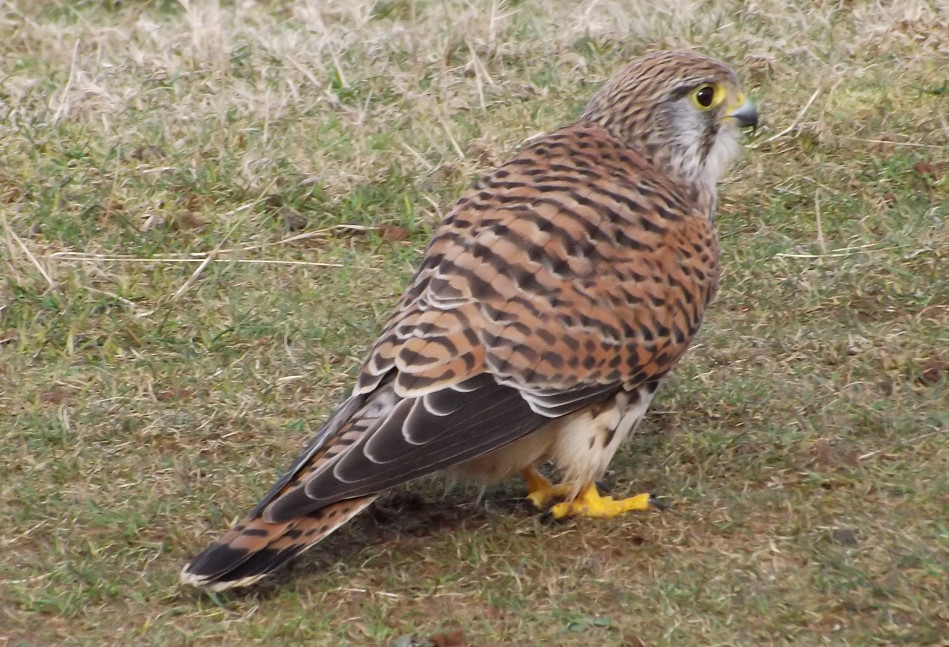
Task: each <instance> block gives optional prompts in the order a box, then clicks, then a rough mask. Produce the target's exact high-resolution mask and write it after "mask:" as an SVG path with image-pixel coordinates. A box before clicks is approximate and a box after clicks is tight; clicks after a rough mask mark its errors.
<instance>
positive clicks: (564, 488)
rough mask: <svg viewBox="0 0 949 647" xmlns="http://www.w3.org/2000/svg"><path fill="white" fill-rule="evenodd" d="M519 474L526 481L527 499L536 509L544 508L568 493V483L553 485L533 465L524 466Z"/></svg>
mask: <svg viewBox="0 0 949 647" xmlns="http://www.w3.org/2000/svg"><path fill="white" fill-rule="evenodd" d="M521 475H522V476H523V477H524V480H525V481H526V482H527V500H528V501H530V502H531V503H533V504H534V507H535V508H537V509H538V510H546V509H547V507H548V506H550V504H551V503H553V502H554V501H561V500H562V499H563V498H564V497H565V496H567V495H569V494H570V486H569V485H564V484H560V485H554V484H553V483H551V482H550V481H548V480H547V479H545V478H544V477H543V475H541V473H540V472H538V471H537V470H536V469H534V468H533V467H527V468H524V469H523V470H521Z"/></svg>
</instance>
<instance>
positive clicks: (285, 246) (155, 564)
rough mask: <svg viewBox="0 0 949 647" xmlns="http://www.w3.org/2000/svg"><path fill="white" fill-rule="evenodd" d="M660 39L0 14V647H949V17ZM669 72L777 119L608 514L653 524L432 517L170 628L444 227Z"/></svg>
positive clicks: (105, 1)
mask: <svg viewBox="0 0 949 647" xmlns="http://www.w3.org/2000/svg"><path fill="white" fill-rule="evenodd" d="M651 5H653V3H647V2H639V1H630V0H600V1H597V0H582V1H580V2H567V1H565V0H547V1H544V2H530V1H523V2H514V1H511V2H503V3H497V2H496V3H491V2H481V1H475V0H471V1H467V2H466V1H463V0H440V1H435V0H391V1H388V2H384V1H380V2H368V1H365V0H352V1H350V2H345V3H344V2H332V1H330V0H320V1H317V0H312V1H309V2H306V1H303V0H300V1H298V2H291V1H289V0H267V1H263V2H249V1H239V2H221V3H218V2H214V1H199V0H190V1H187V2H185V1H182V2H170V1H164V0H153V1H140V2H135V1H130V0H124V1H120V0H102V1H92V0H78V1H67V0H62V1H45V2H42V1H40V2H27V1H26V0H21V1H20V2H2V3H0V61H2V62H0V70H2V78H0V230H2V233H0V267H2V275H0V279H2V281H0V475H2V478H0V507H2V510H3V529H2V531H0V542H2V550H0V643H3V644H9V645H52V644H87V645H112V644H136V645H138V644H142V645H149V644H155V645H159V644H161V645H165V644H171V645H178V644H181V645H215V644H233V645H238V644H240V645H244V644H267V645H279V644H287V645H296V644H307V645H346V644H351V645H388V644H399V645H407V644H408V643H409V639H408V636H418V637H420V638H424V637H429V638H430V637H432V636H433V635H435V636H436V639H435V643H439V644H440V647H447V646H448V645H452V644H467V645H469V646H477V647H491V646H500V645H511V646H513V645H552V646H565V647H570V646H574V645H578V646H590V645H597V646H599V645H608V646H614V645H615V646H619V645H625V646H640V647H642V646H649V647H658V646H679V645H689V646H691V645H755V646H759V645H793V644H796V645H820V644H828V645H868V646H869V645H873V646H879V645H940V644H941V645H946V644H947V642H946V640H947V637H949V602H947V600H949V446H947V442H946V439H947V431H949V4H947V2H945V1H933V2H921V1H918V0H905V1H903V2H894V3H888V2H862V1H858V0H853V1H839V2H830V1H816V2H808V3H791V2H778V1H776V0H759V1H744V2H738V1H728V0H720V1H713V2H688V1H674V2H670V3H664V4H663V5H661V6H660V7H658V8H657V7H655V6H651ZM670 47H695V48H699V49H702V50H703V51H706V52H709V53H711V54H714V55H717V56H719V57H721V58H723V59H725V60H728V61H730V62H731V63H732V64H733V65H734V67H735V69H736V70H737V72H738V74H739V76H740V77H741V78H742V79H743V80H744V82H745V84H746V86H747V88H748V89H750V91H751V94H752V95H754V96H755V97H756V98H757V99H758V100H759V103H760V112H761V115H762V119H763V127H762V128H761V129H760V130H759V132H758V133H757V135H756V136H755V137H753V138H751V139H750V140H749V141H748V152H747V154H746V156H745V158H744V160H743V161H742V162H740V163H739V164H738V166H737V167H736V168H735V169H734V170H733V172H731V173H730V175H729V177H728V179H727V181H726V182H725V183H724V185H723V187H722V188H721V191H720V208H719V216H718V222H719V229H720V235H721V239H722V247H723V264H724V274H723V287H722V290H721V293H720V295H719V297H718V300H717V302H716V304H715V305H714V307H713V309H712V311H711V312H710V314H709V316H708V317H707V319H706V324H705V326H704V328H703V330H702V332H701V334H700V337H699V339H698V340H697V342H696V344H695V346H694V348H693V349H692V351H690V353H689V355H688V356H687V358H686V360H685V361H684V362H683V363H682V365H681V366H680V368H679V369H678V370H677V372H676V373H675V374H674V375H673V376H672V377H671V378H670V379H669V380H668V383H667V384H666V385H665V386H664V388H663V389H662V391H661V394H660V396H659V397H658V398H657V400H656V403H655V405H654V408H653V411H652V412H651V413H650V414H649V416H648V417H647V419H646V421H645V423H644V425H643V427H642V428H641V433H640V434H639V435H638V436H637V437H636V438H635V439H634V441H633V442H632V443H631V444H630V445H629V446H628V447H627V448H626V449H625V450H623V451H622V453H621V454H620V455H619V456H618V457H617V459H616V461H615V462H614V464H613V466H612V469H611V471H610V472H609V473H608V475H607V478H606V480H607V482H608V484H609V486H610V488H611V489H612V490H613V491H614V492H615V493H626V492H631V491H641V490H643V489H648V490H652V491H656V492H659V493H662V494H664V495H666V496H667V497H668V498H669V500H670V501H671V502H672V504H673V509H672V510H670V511H668V512H665V513H662V514H646V515H640V516H628V517H625V518H622V519H617V520H611V521H589V520H585V521H578V522H576V523H574V522H569V523H566V524H562V525H545V524H543V523H542V522H541V521H540V520H539V519H538V518H537V516H536V515H535V514H534V513H532V512H530V511H529V510H527V509H526V508H524V507H523V506H522V505H521V504H520V503H518V498H519V497H520V496H521V494H522V490H521V487H522V486H521V485H520V484H519V483H515V482H512V483H505V484H503V485H501V486H499V487H495V488H492V489H489V490H488V492H487V493H486V495H485V498H484V500H483V502H482V503H478V502H477V496H476V491H475V490H474V489H473V488H465V487H462V486H455V487H452V488H448V491H447V492H445V490H446V488H445V486H444V484H443V483H441V482H423V483H418V484H414V485H412V486H410V487H408V488H405V489H400V490H399V491H397V492H395V493H393V494H392V495H391V496H390V497H389V498H388V499H386V500H384V501H383V502H382V504H381V505H380V506H379V507H378V508H377V509H376V510H374V511H373V513H372V514H369V515H366V516H364V517H363V518H361V519H360V520H359V521H358V522H356V523H354V524H353V525H352V526H351V527H349V528H347V529H345V530H343V531H341V532H340V533H339V534H337V535H335V536H334V537H333V538H332V539H331V540H329V541H327V542H326V543H325V544H323V545H321V547H320V548H319V549H316V550H314V551H313V552H312V553H310V554H308V555H307V556H306V557H305V558H303V559H301V560H299V561H298V562H297V563H296V564H295V566H294V568H292V569H290V570H289V571H287V572H284V573H283V574H282V575H280V576H279V577H277V578H275V579H274V580H273V582H272V583H270V584H267V585H264V586H261V587H258V588H257V589H254V590H252V591H250V592H249V593H245V594H241V595H229V596H223V595H222V596H216V597H209V596H207V595H203V594H200V593H197V592H193V591H190V590H181V589H179V587H178V584H177V581H178V571H179V569H180V568H181V566H182V564H183V563H184V562H185V561H186V560H187V559H188V558H189V557H191V556H192V555H193V554H194V553H195V552H196V551H197V550H199V549H200V548H202V547H203V546H204V545H206V544H207V543H208V542H209V541H210V540H211V539H212V538H213V537H214V536H215V534H216V533H217V532H218V531H219V530H220V529H222V528H223V527H225V526H226V525H227V524H228V523H229V522H230V520H231V519H233V518H234V517H235V516H237V515H238V514H240V513H242V512H244V511H246V510H247V509H248V507H249V506H251V505H252V504H253V503H254V502H255V501H256V499H257V498H258V497H259V496H260V495H261V494H262V493H263V492H264V491H265V490H266V488H267V487H268V486H269V485H270V483H271V482H272V480H273V479H274V477H275V476H276V475H277V473H278V472H279V471H281V470H282V468H284V467H285V466H286V465H287V464H288V463H289V461H290V460H291V459H292V458H293V457H294V456H295V454H296V452H297V451H298V450H299V448H300V447H301V446H302V444H303V443H305V441H306V440H307V439H308V437H309V436H310V435H311V434H312V433H313V432H314V431H315V430H316V429H317V428H318V427H319V426H320V423H321V421H322V419H323V417H324V416H325V415H326V414H327V413H328V412H329V411H330V410H331V408H332V407H333V405H334V404H335V403H336V402H337V401H338V400H339V399H340V398H341V397H342V396H343V394H344V393H345V391H346V389H347V388H348V386H349V385H350V383H351V380H352V376H353V374H354V371H355V369H356V367H357V365H358V363H359V361H360V359H361V356H362V353H363V351H364V349H365V348H366V346H367V344H368V343H369V342H370V341H371V340H372V339H373V338H374V335H375V334H376V333H377V332H378V330H379V327H380V325H381V323H382V322H383V320H384V318H385V315H386V312H387V310H388V308H389V307H390V306H391V305H392V304H393V303H394V302H395V300H396V298H397V297H398V295H399V293H400V290H401V288H402V286H403V285H404V284H405V282H406V281H407V279H408V278H409V276H410V275H411V273H412V269H413V267H414V266H415V264H416V263H417V262H418V260H419V258H420V254H421V250H422V248H423V246H424V244H425V241H426V240H427V238H428V236H429V235H430V233H431V231H432V228H433V226H434V225H435V223H437V222H438V220H439V218H440V217H441V216H443V215H444V213H445V212H446V210H447V209H448V208H449V207H450V205H451V203H452V201H453V200H454V198H455V197H456V196H457V195H458V194H459V192H460V191H461V190H462V189H463V188H464V187H465V186H466V185H467V184H468V183H470V182H471V180H472V179H473V178H475V177H477V176H478V175H479V174H480V173H483V172H484V171H486V170H488V169H490V168H491V167H492V166H493V165H495V164H497V163H499V162H501V161H503V160H504V158H505V157H506V156H508V155H510V154H511V152H512V151H514V150H515V149H516V148H517V147H518V146H519V145H520V144H521V143H522V142H523V141H524V139H525V138H527V137H530V136H532V135H535V134H537V133H541V132H544V131H547V130H550V129H552V128H555V127H557V126H559V125H562V124H564V123H566V122H568V121H569V120H570V119H572V118H574V117H575V116H577V115H578V114H579V112H580V110H581V109H582V106H583V104H584V102H585V101H586V100H587V99H588V98H589V97H590V95H591V94H592V92H593V91H594V89H595V88H596V87H597V85H598V84H600V83H601V82H602V81H604V80H605V79H606V78H608V77H609V75H610V74H611V73H612V72H613V71H615V70H616V69H617V68H619V67H620V66H622V65H623V64H624V62H626V61H628V60H629V59H630V58H632V57H634V56H636V55H639V54H642V53H645V52H648V51H652V50H656V49H660V48H670ZM400 641H401V642H400ZM431 642H432V641H429V643H431Z"/></svg>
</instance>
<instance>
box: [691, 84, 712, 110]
mask: <svg viewBox="0 0 949 647" xmlns="http://www.w3.org/2000/svg"><path fill="white" fill-rule="evenodd" d="M714 98H715V90H714V88H712V86H710V85H703V86H702V87H701V88H699V89H698V90H697V91H696V92H695V102H696V103H697V104H699V105H700V106H702V107H703V108H708V107H709V106H711V105H712V99H714Z"/></svg>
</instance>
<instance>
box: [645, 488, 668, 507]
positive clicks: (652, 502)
mask: <svg viewBox="0 0 949 647" xmlns="http://www.w3.org/2000/svg"><path fill="white" fill-rule="evenodd" d="M649 505H650V506H655V507H656V509H657V510H668V509H669V508H670V506H669V504H668V503H663V502H662V501H660V500H659V497H657V496H656V495H655V494H653V493H652V492H650V493H649Z"/></svg>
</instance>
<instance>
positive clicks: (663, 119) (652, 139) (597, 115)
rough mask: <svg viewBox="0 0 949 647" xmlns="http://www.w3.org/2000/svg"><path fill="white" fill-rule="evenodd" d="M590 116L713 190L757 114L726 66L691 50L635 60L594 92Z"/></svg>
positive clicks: (665, 166)
mask: <svg viewBox="0 0 949 647" xmlns="http://www.w3.org/2000/svg"><path fill="white" fill-rule="evenodd" d="M582 119H586V120H589V121H593V122H596V123H598V124H599V125H601V126H602V127H604V128H605V129H606V130H608V131H610V132H611V133H612V134H613V135H614V136H616V137H619V138H620V139H622V140H624V141H625V142H626V143H627V144H629V145H630V146H631V147H633V148H635V149H637V150H638V151H639V152H640V153H642V154H643V155H644V156H645V157H646V158H647V159H648V160H649V161H650V162H651V163H652V164H654V165H655V166H657V167H659V168H660V169H661V170H662V171H664V172H666V173H669V174H672V175H674V176H676V177H678V178H680V179H681V180H684V181H686V182H691V183H695V184H696V185H698V186H699V187H700V188H705V189H708V190H711V191H713V192H714V189H715V184H716V183H717V182H718V180H719V179H721V177H722V175H723V174H724V173H725V171H726V170H727V168H728V166H729V165H730V164H731V162H732V161H733V160H734V159H735V157H737V155H738V153H739V151H740V146H739V132H738V131H739V128H743V127H756V126H757V125H758V112H757V109H756V108H755V104H754V103H753V102H752V101H751V100H750V99H748V98H747V97H746V96H745V93H744V92H742V90H741V87H740V86H739V83H738V77H736V76H735V73H734V72H733V71H732V70H731V68H729V67H728V66H727V65H725V64H724V63H722V62H721V61H718V60H716V59H714V58H711V57H709V56H706V55H704V54H700V53H697V52H691V51H667V52H658V53H656V54H651V55H649V56H645V57H643V58H639V59H636V60H635V61H633V62H632V63H630V64H629V65H628V66H627V67H626V68H624V69H623V70H621V71H620V72H619V73H618V74H616V75H615V76H613V78H612V79H610V80H609V81H608V82H607V83H606V85H604V86H603V87H602V88H600V90H599V91H598V92H597V93H596V94H595V95H594V96H593V99H592V100H591V101H590V103H589V104H588V105H587V108H586V111H585V112H584V113H583V117H582Z"/></svg>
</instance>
